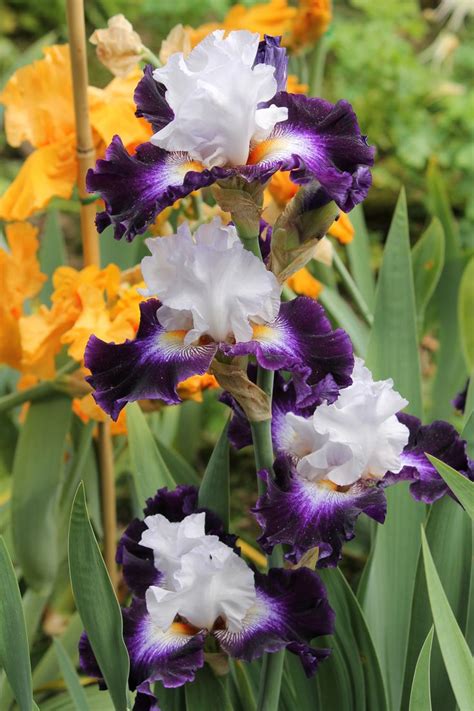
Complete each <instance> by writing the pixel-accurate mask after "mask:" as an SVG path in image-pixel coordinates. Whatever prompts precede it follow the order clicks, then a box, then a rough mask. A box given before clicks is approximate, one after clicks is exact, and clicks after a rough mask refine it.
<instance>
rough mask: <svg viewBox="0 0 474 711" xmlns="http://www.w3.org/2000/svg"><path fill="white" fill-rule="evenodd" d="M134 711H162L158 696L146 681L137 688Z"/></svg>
mask: <svg viewBox="0 0 474 711" xmlns="http://www.w3.org/2000/svg"><path fill="white" fill-rule="evenodd" d="M133 711H160V707H159V706H158V703H157V699H156V696H155V694H154V693H153V692H152V690H151V687H150V682H149V681H144V682H143V683H142V684H140V686H138V687H137V695H136V696H135V703H134V704H133Z"/></svg>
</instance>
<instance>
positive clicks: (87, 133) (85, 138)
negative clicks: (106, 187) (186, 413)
mask: <svg viewBox="0 0 474 711" xmlns="http://www.w3.org/2000/svg"><path fill="white" fill-rule="evenodd" d="M67 23H68V31H69V46H70V52H71V68H72V82H73V92H74V113H75V118H76V137H77V162H78V178H77V184H78V191H79V198H80V200H81V238H82V246H83V254H84V264H85V265H86V266H87V265H89V264H96V265H97V266H100V251H99V239H98V235H97V230H96V228H95V222H94V220H95V213H96V208H95V202H90V201H89V198H90V196H89V195H88V193H87V190H86V174H87V171H88V170H89V168H92V167H94V164H95V149H94V143H93V138H92V130H91V125H90V121H89V105H88V98H87V88H88V84H89V79H88V72H87V50H86V28H85V22H84V3H83V0H67ZM98 428H99V462H100V478H101V491H102V516H103V526H104V559H105V563H106V565H107V569H108V571H109V574H110V577H111V580H112V583H113V584H114V587H116V582H117V571H116V565H115V546H116V528H117V524H116V507H115V476H114V462H113V450H112V442H111V437H110V425H109V423H108V422H100V423H99V424H98Z"/></svg>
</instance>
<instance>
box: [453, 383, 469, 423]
mask: <svg viewBox="0 0 474 711" xmlns="http://www.w3.org/2000/svg"><path fill="white" fill-rule="evenodd" d="M468 389H469V378H468V379H467V381H466V385H465V386H464V388H463V389H462V390H461V391H460V392H458V394H457V395H456V397H455V398H454V399H453V400H452V406H453V407H454V409H455V410H458V411H459V412H460V413H461V414H464V410H465V408H466V400H467V391H468Z"/></svg>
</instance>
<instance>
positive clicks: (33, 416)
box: [12, 395, 72, 592]
mask: <svg viewBox="0 0 474 711" xmlns="http://www.w3.org/2000/svg"><path fill="white" fill-rule="evenodd" d="M71 417H72V405H71V399H70V398H69V397H66V396H64V395H57V396H55V397H53V398H50V399H47V400H42V401H38V402H34V403H31V405H30V408H29V410H28V414H27V417H26V422H25V423H24V425H23V427H22V428H21V432H20V437H19V441H18V445H17V449H16V452H15V461H14V464H13V488H12V533H13V539H14V542H15V552H16V557H17V560H18V563H19V565H20V566H21V569H22V571H23V575H24V577H25V579H26V581H27V583H28V585H29V586H30V587H31V588H32V589H33V590H35V591H37V592H41V591H43V590H45V589H46V590H47V589H49V588H50V587H51V586H52V584H53V582H54V579H55V576H56V570H57V566H58V527H59V516H58V504H59V497H60V493H61V485H62V478H63V472H64V450H65V446H66V437H67V434H68V432H69V427H70V423H71Z"/></svg>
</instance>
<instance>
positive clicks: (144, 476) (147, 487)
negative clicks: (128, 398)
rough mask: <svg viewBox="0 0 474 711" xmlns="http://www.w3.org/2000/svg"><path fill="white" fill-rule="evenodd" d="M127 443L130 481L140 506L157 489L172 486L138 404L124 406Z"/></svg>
mask: <svg viewBox="0 0 474 711" xmlns="http://www.w3.org/2000/svg"><path fill="white" fill-rule="evenodd" d="M127 428H128V443H129V447H130V459H131V464H132V474H133V481H134V484H135V491H136V494H137V498H138V502H139V504H140V506H142V505H144V502H145V501H146V499H148V497H149V496H153V495H154V494H155V493H156V490H157V489H160V488H162V487H164V486H167V487H168V488H170V489H174V487H175V486H176V482H175V480H174V479H173V476H172V474H171V472H170V471H169V469H168V467H167V466H166V464H165V461H164V459H163V457H162V456H161V454H160V452H159V449H158V446H157V444H156V441H155V438H154V437H153V434H152V432H151V430H150V428H149V426H148V422H147V421H146V417H145V415H144V414H143V412H142V411H141V410H140V407H139V405H138V403H136V402H134V403H131V404H130V405H127Z"/></svg>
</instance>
